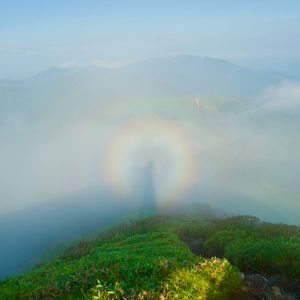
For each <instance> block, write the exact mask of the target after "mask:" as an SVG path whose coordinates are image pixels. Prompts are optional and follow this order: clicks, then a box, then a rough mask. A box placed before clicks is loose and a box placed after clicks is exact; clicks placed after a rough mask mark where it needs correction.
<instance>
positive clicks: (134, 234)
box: [0, 216, 300, 300]
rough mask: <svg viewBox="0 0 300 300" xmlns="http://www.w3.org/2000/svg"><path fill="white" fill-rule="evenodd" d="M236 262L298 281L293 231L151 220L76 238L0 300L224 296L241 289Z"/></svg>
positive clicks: (232, 221)
mask: <svg viewBox="0 0 300 300" xmlns="http://www.w3.org/2000/svg"><path fill="white" fill-rule="evenodd" d="M186 237H188V238H194V239H197V238H202V239H204V240H205V244H204V248H203V256H196V255H194V254H193V253H192V252H191V251H190V250H189V248H188V247H187V245H186V244H185V243H184V242H183V241H182V240H183V238H186ZM205 255H206V256H207V257H206V258H205V257H204V256H205ZM211 256H219V258H216V257H211ZM235 266H237V267H239V268H240V269H241V270H243V271H247V270H250V271H255V272H256V271H257V272H260V273H261V272H262V273H268V274H281V275H285V276H290V278H292V277H293V278H299V277H300V274H299V270H300V267H299V266H300V235H299V228H298V227H295V226H286V225H274V224H273V225H272V224H269V223H262V222H260V221H259V220H258V219H256V218H253V217H248V216H244V217H234V218H227V219H223V220H216V219H211V220H203V219H199V218H192V217H149V218H145V219H143V220H140V221H135V222H129V223H126V224H123V225H119V226H116V227H114V228H112V229H110V230H107V231H105V232H102V233H101V234H100V235H99V236H98V237H97V238H94V239H89V240H87V241H81V242H79V243H78V244H77V245H75V246H73V247H71V248H70V249H68V250H67V251H66V252H65V253H64V254H63V255H62V256H60V257H59V258H56V259H55V260H54V261H52V262H48V263H45V264H43V265H41V266H38V267H37V268H35V269H34V270H32V271H30V272H28V273H26V274H24V275H22V276H15V277H10V278H8V279H6V280H4V281H2V282H0V299H1V300H2V299H3V300H14V299H94V300H96V299H98V300H100V299H102V300H105V299H170V300H171V299H183V300H184V299H209V300H210V299H212V300H214V299H215V300H218V299H220V300H221V299H224V300H226V299H232V297H233V295H234V294H237V293H238V292H239V291H240V289H241V285H242V282H241V279H240V277H239V275H238V269H237V267H235Z"/></svg>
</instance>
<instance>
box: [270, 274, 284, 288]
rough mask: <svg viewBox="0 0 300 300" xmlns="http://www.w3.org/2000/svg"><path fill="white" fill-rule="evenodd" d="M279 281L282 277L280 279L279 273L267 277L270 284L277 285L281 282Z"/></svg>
mask: <svg viewBox="0 0 300 300" xmlns="http://www.w3.org/2000/svg"><path fill="white" fill-rule="evenodd" d="M281 282H282V279H281V276H279V275H273V276H271V277H269V278H268V284H269V285H270V286H278V285H280V284H281Z"/></svg>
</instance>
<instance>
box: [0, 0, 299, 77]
mask: <svg viewBox="0 0 300 300" xmlns="http://www.w3.org/2000/svg"><path fill="white" fill-rule="evenodd" d="M299 11H300V2H299V1H293V0H285V1H283V0H281V1H277V0H265V1H261V0H252V1H241V0H239V1H233V0H231V1H230V0H228V1H225V0H224V1H221V0H214V1H200V0H197V1H196V0H195V1H192V0H186V1H174V0H173V1H170V0H165V1H158V0H152V1H134V0H123V1H121V0H119V1H117V0H109V1H108V0H107V1H104V0H98V1H96V0H86V1H82V0H81V1H79V0H72V1H71V0H65V1H61V0H51V1H50V0H44V1H39V0H27V1H23V0H10V1H7V0H0V79H5V78H12V79H22V78H26V77H30V76H32V75H34V74H37V73H39V72H41V71H43V70H45V69H47V68H50V67H53V66H60V67H65V66H84V65H101V66H107V67H116V66H119V65H122V64H126V63H129V62H132V61H135V60H141V59H145V58H149V57H161V56H171V55H178V54H193V55H200V56H211V57H218V58H223V59H227V60H230V61H232V62H236V63H239V64H241V65H244V66H248V67H252V68H266V69H271V68H276V66H277V65H279V64H285V63H291V62H293V61H300V52H299V51H298V50H299V47H300V14H299Z"/></svg>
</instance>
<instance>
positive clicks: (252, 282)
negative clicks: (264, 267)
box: [244, 274, 271, 297]
mask: <svg viewBox="0 0 300 300" xmlns="http://www.w3.org/2000/svg"><path fill="white" fill-rule="evenodd" d="M244 284H245V287H246V288H247V289H248V291H249V292H250V293H251V294H253V295H257V296H261V297H264V295H266V294H268V293H270V292H271V288H270V286H269V285H268V280H267V278H265V277H264V276H261V275H259V274H251V275H246V276H245V281H244Z"/></svg>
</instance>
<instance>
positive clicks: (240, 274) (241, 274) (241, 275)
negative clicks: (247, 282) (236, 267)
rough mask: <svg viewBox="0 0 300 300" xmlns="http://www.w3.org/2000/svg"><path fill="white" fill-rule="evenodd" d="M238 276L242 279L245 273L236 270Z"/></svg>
mask: <svg viewBox="0 0 300 300" xmlns="http://www.w3.org/2000/svg"><path fill="white" fill-rule="evenodd" d="M238 276H239V277H240V278H241V280H243V281H244V279H245V274H244V273H243V272H238Z"/></svg>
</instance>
